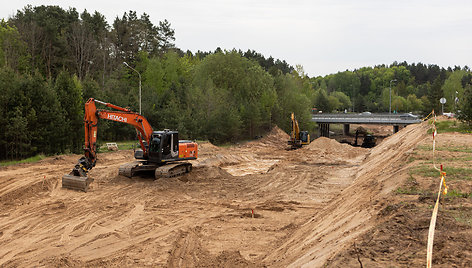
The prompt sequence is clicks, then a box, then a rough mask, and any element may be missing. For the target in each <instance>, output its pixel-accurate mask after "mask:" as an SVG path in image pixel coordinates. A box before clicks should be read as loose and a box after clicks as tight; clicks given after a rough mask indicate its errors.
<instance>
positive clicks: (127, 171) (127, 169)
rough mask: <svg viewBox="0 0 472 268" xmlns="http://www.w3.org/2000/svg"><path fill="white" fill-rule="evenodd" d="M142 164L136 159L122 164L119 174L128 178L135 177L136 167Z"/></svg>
mask: <svg viewBox="0 0 472 268" xmlns="http://www.w3.org/2000/svg"><path fill="white" fill-rule="evenodd" d="M140 164H141V162H140V161H134V162H131V163H126V164H123V165H121V166H120V169H119V171H118V174H119V175H121V176H125V177H128V178H131V177H133V175H134V173H135V169H136V167H138V166H139V165H140Z"/></svg>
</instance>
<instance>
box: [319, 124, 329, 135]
mask: <svg viewBox="0 0 472 268" xmlns="http://www.w3.org/2000/svg"><path fill="white" fill-rule="evenodd" d="M319 125H320V136H321V137H327V138H329V124H327V123H321V124H319Z"/></svg>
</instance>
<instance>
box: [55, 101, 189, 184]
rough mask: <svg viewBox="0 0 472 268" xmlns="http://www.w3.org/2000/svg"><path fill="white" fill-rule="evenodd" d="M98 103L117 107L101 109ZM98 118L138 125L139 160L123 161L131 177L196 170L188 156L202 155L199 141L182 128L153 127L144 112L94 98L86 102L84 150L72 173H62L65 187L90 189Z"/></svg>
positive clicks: (121, 170) (125, 172) (124, 172)
mask: <svg viewBox="0 0 472 268" xmlns="http://www.w3.org/2000/svg"><path fill="white" fill-rule="evenodd" d="M96 103H99V104H102V105H105V106H106V107H108V108H111V109H114V110H105V109H97V108H96ZM98 119H107V120H112V121H117V122H122V123H126V124H130V125H132V126H134V127H135V128H136V133H137V136H138V141H139V144H140V147H141V149H137V150H135V152H134V157H135V158H136V159H137V161H134V162H132V163H127V164H124V165H121V166H120V168H119V174H120V175H123V176H126V177H129V178H131V177H132V176H133V175H134V174H136V173H137V172H140V171H154V176H155V178H156V179H157V178H160V177H174V176H178V175H181V174H183V173H186V172H190V171H191V170H192V164H191V163H189V162H186V160H195V159H197V157H198V145H197V143H195V142H192V141H187V140H180V141H179V133H178V131H171V130H168V129H166V130H163V131H153V129H152V127H151V125H150V124H149V122H148V121H147V120H146V118H145V117H144V116H142V115H141V114H139V113H135V112H133V111H131V110H130V109H129V108H122V107H119V106H116V105H113V104H110V103H106V102H103V101H99V100H95V99H93V98H90V99H89V100H88V101H87V103H85V116H84V124H85V144H84V153H85V155H84V156H83V157H81V158H80V159H79V161H78V163H77V164H76V165H75V167H74V168H73V169H72V171H71V172H70V173H69V174H66V175H64V176H63V177H62V187H63V188H68V189H73V190H81V191H84V192H87V190H88V189H89V185H90V183H91V182H92V181H93V179H92V178H90V177H89V176H88V172H89V171H90V170H91V169H92V168H93V167H94V166H95V164H96V162H97V128H98Z"/></svg>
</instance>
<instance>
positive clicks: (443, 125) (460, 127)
mask: <svg viewBox="0 0 472 268" xmlns="http://www.w3.org/2000/svg"><path fill="white" fill-rule="evenodd" d="M436 129H437V130H438V133H447V132H459V133H471V131H472V127H471V126H469V125H467V124H464V123H462V122H459V121H457V120H447V121H437V122H436ZM428 133H429V134H431V133H433V130H432V129H430V130H428Z"/></svg>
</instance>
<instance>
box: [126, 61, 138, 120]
mask: <svg viewBox="0 0 472 268" xmlns="http://www.w3.org/2000/svg"><path fill="white" fill-rule="evenodd" d="M123 64H124V65H126V67H128V68H130V69H131V70H133V71H135V72H136V73H138V76H139V114H140V115H142V113H141V74H140V73H139V72H138V71H136V70H135V69H134V68H133V67H131V66H129V65H128V63H126V61H124V62H123Z"/></svg>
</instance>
